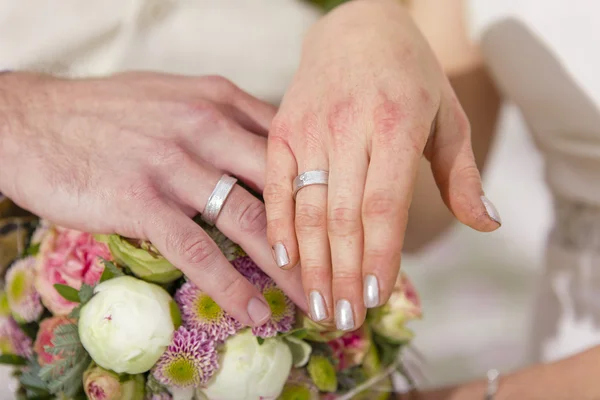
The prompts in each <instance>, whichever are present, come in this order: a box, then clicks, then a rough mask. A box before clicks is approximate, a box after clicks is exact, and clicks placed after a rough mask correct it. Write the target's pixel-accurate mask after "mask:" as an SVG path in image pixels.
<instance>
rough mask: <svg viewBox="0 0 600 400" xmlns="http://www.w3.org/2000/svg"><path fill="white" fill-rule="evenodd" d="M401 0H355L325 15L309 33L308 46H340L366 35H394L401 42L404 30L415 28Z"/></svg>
mask: <svg viewBox="0 0 600 400" xmlns="http://www.w3.org/2000/svg"><path fill="white" fill-rule="evenodd" d="M403 3H404V2H403V1H400V0H353V1H349V2H347V3H344V4H342V5H340V6H338V7H336V8H335V9H334V10H332V11H331V12H329V13H328V14H327V15H325V16H324V17H323V18H321V20H319V21H318V22H317V23H316V24H314V25H313V26H312V27H311V28H310V29H309V31H308V33H307V35H306V37H305V40H304V47H305V48H306V47H309V46H311V47H315V46H318V45H320V44H323V47H325V46H328V47H338V46H340V45H343V44H344V43H355V42H357V41H360V40H361V39H363V38H364V37H365V36H377V35H379V36H381V33H383V34H385V33H386V32H387V33H391V32H393V35H395V36H396V38H398V39H401V38H402V37H403V34H402V32H401V31H400V30H402V29H406V28H409V27H413V26H414V22H413V21H412V17H411V15H410V12H409V10H408V9H407V8H406V7H405V6H404V5H403Z"/></svg>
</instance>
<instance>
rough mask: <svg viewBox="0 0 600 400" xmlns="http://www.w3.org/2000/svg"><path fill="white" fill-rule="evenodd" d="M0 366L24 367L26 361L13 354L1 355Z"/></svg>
mask: <svg viewBox="0 0 600 400" xmlns="http://www.w3.org/2000/svg"><path fill="white" fill-rule="evenodd" d="M0 364H6V365H26V364H27V360H26V359H25V358H23V357H21V356H17V355H15V354H2V355H0Z"/></svg>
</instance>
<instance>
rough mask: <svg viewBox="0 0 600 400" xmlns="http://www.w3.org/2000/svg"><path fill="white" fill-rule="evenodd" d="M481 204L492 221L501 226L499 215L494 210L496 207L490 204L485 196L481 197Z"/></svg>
mask: <svg viewBox="0 0 600 400" xmlns="http://www.w3.org/2000/svg"><path fill="white" fill-rule="evenodd" d="M481 202H482V203H483V206H484V207H485V211H486V212H487V214H488V216H489V217H490V218H491V219H492V220H494V221H496V222H497V223H499V224H500V225H502V219H501V218H500V213H499V212H498V210H496V207H495V206H494V203H492V202H491V201H490V200H489V199H488V198H487V197H485V196H481Z"/></svg>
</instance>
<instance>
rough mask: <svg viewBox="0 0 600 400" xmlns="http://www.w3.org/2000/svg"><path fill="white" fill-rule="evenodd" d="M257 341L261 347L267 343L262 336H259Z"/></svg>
mask: <svg viewBox="0 0 600 400" xmlns="http://www.w3.org/2000/svg"><path fill="white" fill-rule="evenodd" d="M256 341H257V342H258V345H259V346H262V344H263V343H264V342H265V339H263V338H261V337H260V336H257V337H256Z"/></svg>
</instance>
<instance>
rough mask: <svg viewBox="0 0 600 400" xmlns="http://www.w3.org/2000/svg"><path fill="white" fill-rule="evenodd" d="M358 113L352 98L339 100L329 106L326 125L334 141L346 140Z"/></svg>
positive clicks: (341, 141) (342, 141)
mask: <svg viewBox="0 0 600 400" xmlns="http://www.w3.org/2000/svg"><path fill="white" fill-rule="evenodd" d="M358 114H359V110H358V107H357V105H356V103H355V102H354V101H353V100H352V99H349V100H345V101H340V102H338V103H337V104H335V105H334V106H333V107H332V108H331V110H330V111H329V112H328V114H327V126H328V127H329V132H330V134H331V138H332V139H333V140H334V141H335V142H340V143H344V142H345V141H346V140H347V138H348V135H349V133H350V132H352V126H353V125H354V123H355V121H356V117H357V116H358Z"/></svg>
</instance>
